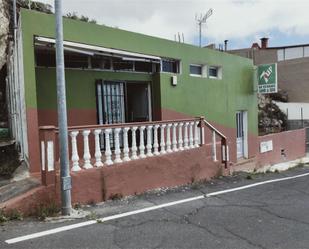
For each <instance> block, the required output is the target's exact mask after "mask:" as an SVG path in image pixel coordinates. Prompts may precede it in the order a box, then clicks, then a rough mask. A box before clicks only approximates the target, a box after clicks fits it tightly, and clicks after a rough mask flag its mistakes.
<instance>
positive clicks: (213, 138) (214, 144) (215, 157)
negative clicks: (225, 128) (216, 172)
mask: <svg viewBox="0 0 309 249" xmlns="http://www.w3.org/2000/svg"><path fill="white" fill-rule="evenodd" d="M216 143H217V142H216V132H215V131H213V132H212V159H213V160H214V161H217V146H216Z"/></svg>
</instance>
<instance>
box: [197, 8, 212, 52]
mask: <svg viewBox="0 0 309 249" xmlns="http://www.w3.org/2000/svg"><path fill="white" fill-rule="evenodd" d="M212 13H213V9H209V10H208V11H207V12H206V14H205V15H203V14H200V16H199V17H198V16H197V15H195V20H196V22H197V24H198V25H199V41H200V47H202V24H203V23H206V20H207V19H208V18H209V17H210V16H211V15H212Z"/></svg>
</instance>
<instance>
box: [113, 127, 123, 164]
mask: <svg viewBox="0 0 309 249" xmlns="http://www.w3.org/2000/svg"><path fill="white" fill-rule="evenodd" d="M120 131H121V128H116V129H115V130H114V132H115V133H114V134H115V136H114V139H115V161H114V162H115V163H121V162H122V160H121V156H120V154H121V150H120V142H119V133H120Z"/></svg>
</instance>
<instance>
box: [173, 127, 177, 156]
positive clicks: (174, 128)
mask: <svg viewBox="0 0 309 249" xmlns="http://www.w3.org/2000/svg"><path fill="white" fill-rule="evenodd" d="M177 126H178V124H177V123H174V124H173V135H172V148H173V151H174V152H176V151H178V149H177V133H176V129H177Z"/></svg>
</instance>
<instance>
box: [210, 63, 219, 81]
mask: <svg viewBox="0 0 309 249" xmlns="http://www.w3.org/2000/svg"><path fill="white" fill-rule="evenodd" d="M212 68H216V69H217V76H211V75H210V74H209V70H210V69H212ZM207 72H208V78H209V79H217V80H221V79H222V66H216V65H211V66H208V70H207Z"/></svg>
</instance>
